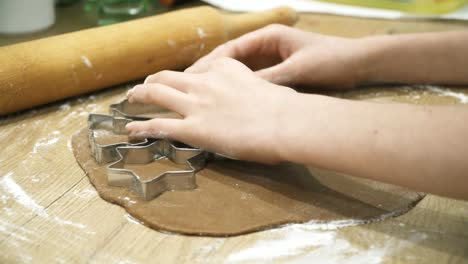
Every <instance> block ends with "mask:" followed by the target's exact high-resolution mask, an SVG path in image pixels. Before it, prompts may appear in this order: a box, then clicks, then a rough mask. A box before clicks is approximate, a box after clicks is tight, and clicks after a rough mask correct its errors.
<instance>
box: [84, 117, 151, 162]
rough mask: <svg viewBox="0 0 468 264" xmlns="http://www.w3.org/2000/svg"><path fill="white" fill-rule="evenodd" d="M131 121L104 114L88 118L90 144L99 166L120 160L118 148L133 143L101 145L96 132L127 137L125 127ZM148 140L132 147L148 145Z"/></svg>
mask: <svg viewBox="0 0 468 264" xmlns="http://www.w3.org/2000/svg"><path fill="white" fill-rule="evenodd" d="M131 121H132V120H131V119H127V118H122V117H114V116H110V115H102V114H90V115H89V116H88V142H89V146H90V148H91V153H92V155H93V156H94V159H95V160H96V162H97V163H98V164H106V163H110V162H114V161H116V160H117V159H119V155H118V154H117V147H122V146H128V145H130V144H132V143H130V142H128V141H123V142H116V143H112V144H99V143H98V142H97V136H96V130H98V129H104V130H107V131H109V132H111V133H113V134H115V135H126V131H125V125H127V124H128V123H129V122H131ZM147 143H148V140H147V139H144V140H143V141H142V142H139V143H136V144H135V143H133V144H132V145H142V144H147Z"/></svg>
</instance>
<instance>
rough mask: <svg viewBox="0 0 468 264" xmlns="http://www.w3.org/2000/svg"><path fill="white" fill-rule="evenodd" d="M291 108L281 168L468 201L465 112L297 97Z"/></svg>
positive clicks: (284, 132)
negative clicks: (298, 167) (296, 166)
mask: <svg viewBox="0 0 468 264" xmlns="http://www.w3.org/2000/svg"><path fill="white" fill-rule="evenodd" d="M293 105H295V106H294V107H293V108H291V109H290V110H288V115H289V116H290V118H289V120H288V122H289V124H288V125H287V126H285V128H284V129H282V133H281V134H280V139H279V140H278V142H280V145H282V146H288V147H287V148H282V149H281V150H279V152H280V153H281V154H280V155H281V157H282V159H283V160H287V161H291V162H297V163H302V164H310V165H314V166H318V167H322V168H327V169H332V170H336V171H340V172H343V173H348V174H351V175H354V176H360V177H365V178H371V179H375V180H379V181H384V182H388V183H393V184H397V185H401V186H406V187H409V188H413V189H416V190H421V191H425V192H431V193H437V194H442V195H446V196H451V197H456V198H463V199H468V143H466V142H467V141H466V140H464V138H465V137H466V136H467V135H468V125H467V123H466V120H468V109H466V108H463V107H429V106H427V107H420V106H410V105H403V104H376V103H368V102H357V101H348V100H341V99H335V98H329V97H323V96H317V95H303V94H299V96H298V97H297V102H295V103H294V104H293ZM304 113H311V114H310V118H309V119H308V122H304V121H303V119H301V118H297V117H298V116H299V117H300V116H303V115H304Z"/></svg>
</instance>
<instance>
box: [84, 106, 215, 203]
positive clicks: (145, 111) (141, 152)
mask: <svg viewBox="0 0 468 264" xmlns="http://www.w3.org/2000/svg"><path fill="white" fill-rule="evenodd" d="M109 111H110V114H111V115H103V114H90V115H89V117H88V128H89V138H88V141H89V145H90V148H91V153H92V155H93V156H94V158H95V160H96V162H97V163H98V164H106V163H111V164H110V165H109V166H107V182H108V184H109V185H111V186H117V187H127V188H130V189H132V190H134V191H135V192H137V193H138V195H139V197H140V198H141V199H144V200H151V199H153V198H155V197H157V196H159V195H160V194H162V193H163V192H165V191H172V190H192V189H195V188H196V187H197V185H196V179H195V176H196V173H197V172H198V171H200V170H201V169H203V168H204V167H205V166H206V163H207V160H208V159H209V158H210V157H212V156H214V155H213V154H211V153H209V152H206V151H203V150H201V149H197V148H193V147H190V146H186V145H184V144H182V143H178V142H172V141H168V140H166V139H153V138H147V139H145V140H144V141H142V142H139V143H131V142H117V143H113V144H99V143H98V142H97V140H96V139H97V137H96V134H95V131H97V130H98V129H103V128H104V129H105V130H108V131H110V132H112V133H113V134H115V135H126V130H125V126H126V125H127V124H128V123H129V122H132V121H135V120H148V119H150V117H148V116H145V115H149V114H166V113H170V111H168V110H167V109H164V108H160V107H157V106H153V105H144V104H133V103H129V102H128V101H127V100H123V101H121V102H119V103H117V104H112V105H111V106H110V107H109ZM162 158H168V159H169V160H170V161H172V162H174V163H176V164H185V165H187V170H179V171H167V172H164V173H161V174H159V175H155V176H154V177H152V178H151V179H149V180H143V179H142V178H141V177H140V175H138V174H137V173H135V172H134V171H132V170H128V169H125V165H126V164H149V163H151V162H155V161H157V160H158V159H162Z"/></svg>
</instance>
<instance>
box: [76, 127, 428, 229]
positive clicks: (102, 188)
mask: <svg viewBox="0 0 468 264" xmlns="http://www.w3.org/2000/svg"><path fill="white" fill-rule="evenodd" d="M87 133H88V131H87V129H86V128H85V129H83V130H81V131H79V132H78V133H76V134H75V135H74V136H73V138H72V146H73V153H74V154H75V157H76V159H77V161H78V163H79V164H80V166H81V167H82V168H83V170H84V171H85V172H86V174H87V175H88V177H89V179H90V181H91V183H92V184H93V185H94V187H95V188H96V189H97V191H98V193H99V195H100V196H101V197H102V198H103V199H104V200H106V201H109V202H111V203H115V204H118V205H120V206H122V207H124V208H125V210H127V212H128V213H129V214H131V215H132V216H133V217H135V218H137V219H139V220H140V221H142V222H143V223H144V224H145V225H147V226H149V227H151V228H154V229H157V230H162V231H168V232H176V233H182V234H190V235H207V236H231V235H239V234H244V233H249V232H253V231H257V230H263V229H267V228H272V227H277V226H280V225H284V224H287V223H303V222H308V221H311V220H317V221H331V220H343V219H356V220H369V221H375V220H377V219H383V216H385V215H388V214H392V213H394V212H397V213H396V215H398V214H402V213H404V212H406V211H408V210H410V209H411V208H412V207H413V206H414V205H415V204H416V203H417V202H418V201H419V200H420V199H422V197H423V194H421V193H417V192H413V191H409V190H406V189H403V188H400V187H396V186H392V185H388V184H383V183H378V182H374V181H369V180H364V179H360V178H355V177H350V176H343V175H338V174H336V173H332V172H327V171H321V170H316V169H312V168H307V167H304V166H300V165H295V164H281V165H277V166H267V165H261V164H255V163H248V162H242V161H231V160H225V161H216V162H212V163H210V164H209V165H208V166H207V167H206V168H205V169H204V170H202V171H200V172H199V173H198V174H197V176H196V177H197V185H198V188H197V189H195V190H190V191H173V192H165V193H163V194H162V195H160V196H159V197H157V198H156V199H154V200H151V201H142V200H139V199H138V196H137V195H136V194H135V193H133V192H132V191H131V190H129V189H127V188H121V187H112V186H109V185H107V178H106V165H103V166H99V165H97V164H96V162H95V161H94V158H93V157H92V156H91V153H90V148H89V144H88V137H87ZM128 166H131V167H132V168H134V169H135V170H139V171H140V172H141V171H142V170H143V171H145V170H146V171H147V172H148V175H150V176H151V173H154V174H155V175H157V174H159V173H160V172H161V171H162V170H171V168H172V170H180V166H181V165H175V164H170V163H169V161H164V162H161V168H160V169H155V168H156V167H155V166H157V163H153V164H149V165H128ZM138 166H142V168H137V167H138ZM144 167H146V168H144Z"/></svg>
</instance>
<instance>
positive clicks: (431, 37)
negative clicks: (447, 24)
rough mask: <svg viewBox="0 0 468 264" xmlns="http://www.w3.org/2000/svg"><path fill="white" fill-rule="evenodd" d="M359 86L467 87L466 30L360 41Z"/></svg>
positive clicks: (467, 34) (467, 47)
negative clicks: (375, 84)
mask: <svg viewBox="0 0 468 264" xmlns="http://www.w3.org/2000/svg"><path fill="white" fill-rule="evenodd" d="M358 41H361V43H362V46H363V47H365V49H366V50H367V51H366V54H365V55H364V56H365V59H364V60H363V61H364V63H363V64H364V66H363V67H362V69H363V72H362V74H361V76H362V77H361V78H362V79H361V80H360V82H361V83H363V82H364V83H382V82H386V83H388V82H392V83H395V82H397V83H424V84H468V66H467V62H468V30H465V31H452V32H443V33H420V34H407V35H396V36H379V37H369V38H363V39H361V40H358Z"/></svg>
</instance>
